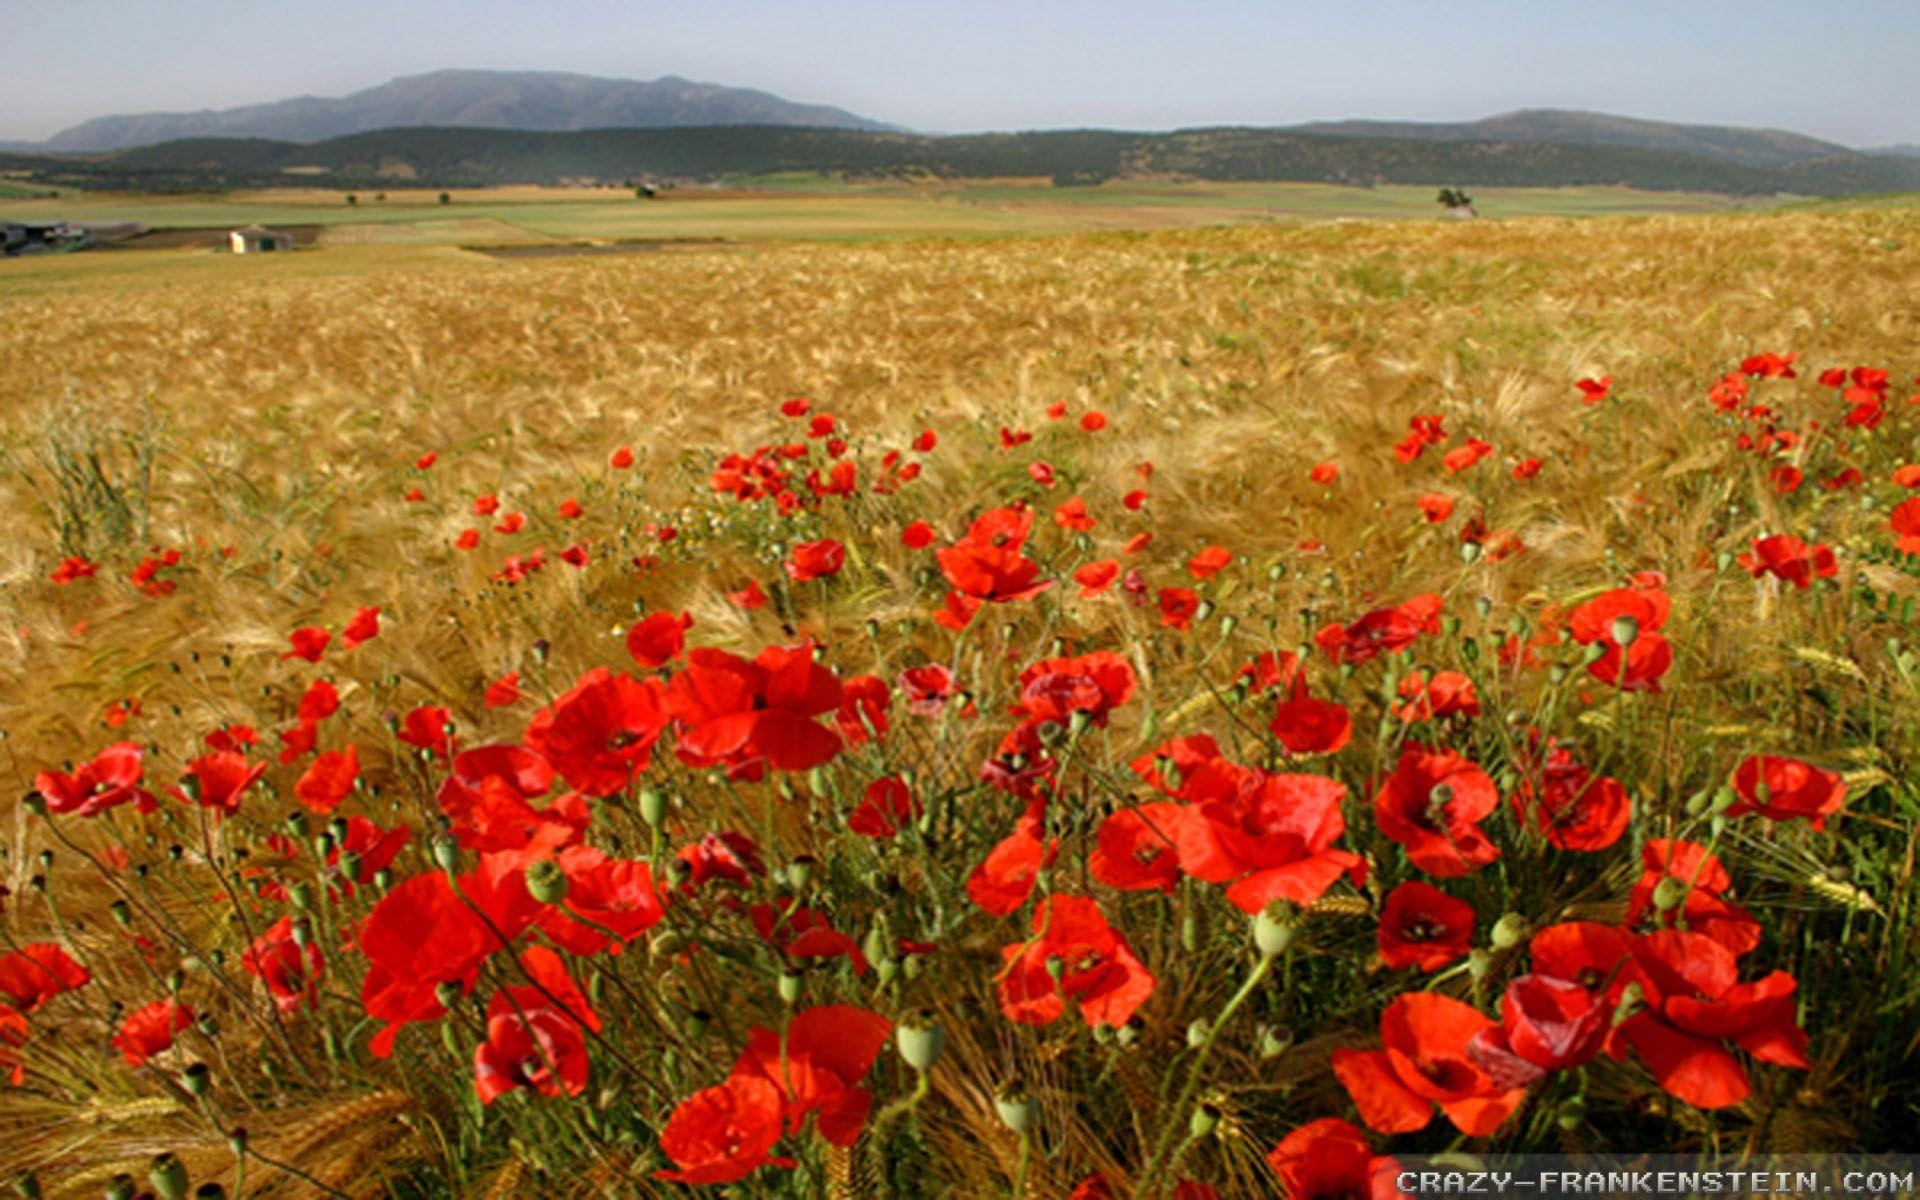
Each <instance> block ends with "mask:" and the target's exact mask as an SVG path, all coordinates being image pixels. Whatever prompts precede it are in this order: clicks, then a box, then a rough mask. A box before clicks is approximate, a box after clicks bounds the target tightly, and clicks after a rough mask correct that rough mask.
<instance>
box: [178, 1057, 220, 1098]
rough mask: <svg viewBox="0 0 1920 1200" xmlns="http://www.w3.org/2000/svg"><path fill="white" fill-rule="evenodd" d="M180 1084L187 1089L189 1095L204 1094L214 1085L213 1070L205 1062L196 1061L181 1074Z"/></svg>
mask: <svg viewBox="0 0 1920 1200" xmlns="http://www.w3.org/2000/svg"><path fill="white" fill-rule="evenodd" d="M180 1084H181V1086H182V1087H185V1088H186V1089H187V1094H188V1095H191V1096H204V1095H206V1094H207V1089H208V1088H209V1087H211V1086H213V1072H212V1071H210V1070H208V1069H207V1064H205V1063H202V1062H197V1063H194V1064H193V1065H192V1066H190V1067H188V1068H187V1069H186V1071H184V1072H183V1073H182V1074H181V1076H180Z"/></svg>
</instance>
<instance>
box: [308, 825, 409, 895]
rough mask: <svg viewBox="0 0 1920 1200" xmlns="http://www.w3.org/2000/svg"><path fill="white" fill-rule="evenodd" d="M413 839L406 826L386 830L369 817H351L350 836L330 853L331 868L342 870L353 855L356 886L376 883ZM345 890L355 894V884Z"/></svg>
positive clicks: (352, 873) (352, 872) (342, 839)
mask: <svg viewBox="0 0 1920 1200" xmlns="http://www.w3.org/2000/svg"><path fill="white" fill-rule="evenodd" d="M412 840H413V828H412V826H409V825H404V824H403V825H396V826H394V827H393V828H392V829H382V828H380V827H379V826H378V825H375V824H374V823H373V822H372V821H369V820H367V819H366V818H365V817H348V818H347V835H346V836H345V837H343V838H340V839H338V840H337V841H336V842H335V843H334V847H333V849H332V850H330V851H328V852H327V865H328V866H329V867H340V866H342V863H341V859H342V857H343V856H346V855H351V856H352V858H351V860H350V863H351V866H352V870H351V871H350V872H347V875H348V878H350V879H351V880H352V882H353V883H358V884H368V883H372V882H373V880H374V876H376V875H378V874H379V873H380V872H381V871H384V870H386V869H387V868H388V867H390V866H392V865H393V860H394V858H395V857H396V856H397V855H398V854H399V853H400V851H401V850H402V849H404V848H405V847H406V844H407V843H408V842H410V841H412ZM345 890H346V891H348V892H351V891H352V886H351V884H349V885H348V886H347V887H346V889H345Z"/></svg>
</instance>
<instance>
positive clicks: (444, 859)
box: [433, 833, 460, 875]
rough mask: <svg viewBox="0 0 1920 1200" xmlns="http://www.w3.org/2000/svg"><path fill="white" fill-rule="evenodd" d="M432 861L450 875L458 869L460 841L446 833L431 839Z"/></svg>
mask: <svg viewBox="0 0 1920 1200" xmlns="http://www.w3.org/2000/svg"><path fill="white" fill-rule="evenodd" d="M433 861H434V862H436V863H438V864H439V866H440V869H441V870H442V871H445V872H446V873H447V874H449V875H452V874H454V873H456V872H458V871H459V870H460V843H458V842H456V841H454V840H453V839H452V838H451V837H449V836H448V835H446V834H444V833H443V834H440V835H439V836H437V837H435V838H434V839H433Z"/></svg>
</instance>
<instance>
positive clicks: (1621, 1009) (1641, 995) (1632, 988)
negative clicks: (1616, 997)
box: [1613, 980, 1647, 1029]
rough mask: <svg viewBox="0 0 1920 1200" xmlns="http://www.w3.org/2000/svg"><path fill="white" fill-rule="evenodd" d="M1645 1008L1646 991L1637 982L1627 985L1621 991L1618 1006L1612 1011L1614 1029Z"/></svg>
mask: <svg viewBox="0 0 1920 1200" xmlns="http://www.w3.org/2000/svg"><path fill="white" fill-rule="evenodd" d="M1646 1006H1647V994H1646V989H1645V988H1643V987H1641V986H1640V981H1639V980H1635V981H1633V982H1632V983H1629V984H1628V985H1627V986H1626V987H1625V988H1623V989H1622V990H1621V992H1620V1004H1619V1005H1618V1007H1616V1008H1615V1009H1614V1010H1613V1024H1614V1028H1616V1029H1617V1028H1619V1027H1620V1025H1622V1024H1623V1023H1624V1022H1626V1021H1628V1020H1630V1019H1631V1018H1633V1017H1635V1016H1638V1015H1639V1013H1640V1011H1641V1010H1642V1009H1644V1008H1645V1007H1646Z"/></svg>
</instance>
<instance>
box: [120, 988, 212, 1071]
mask: <svg viewBox="0 0 1920 1200" xmlns="http://www.w3.org/2000/svg"><path fill="white" fill-rule="evenodd" d="M191 1024H193V1010H192V1009H191V1008H188V1007H187V1006H186V1005H184V1004H182V1003H180V1002H179V1001H178V1000H155V1001H154V1002H153V1003H151V1004H143V1005H141V1006H140V1007H139V1008H136V1009H134V1010H133V1011H132V1012H131V1013H128V1014H127V1019H126V1020H124V1021H122V1022H120V1032H118V1033H116V1034H114V1035H113V1043H112V1045H113V1048H114V1049H115V1050H118V1051H119V1052H120V1056H121V1057H122V1058H124V1059H126V1061H127V1065H128V1066H130V1067H143V1066H145V1065H146V1063H147V1060H148V1059H149V1058H152V1057H153V1056H154V1055H156V1054H161V1053H164V1052H166V1051H167V1050H170V1049H172V1048H173V1035H174V1034H176V1033H179V1032H180V1031H181V1030H183V1029H185V1028H187V1026H189V1025H191Z"/></svg>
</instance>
